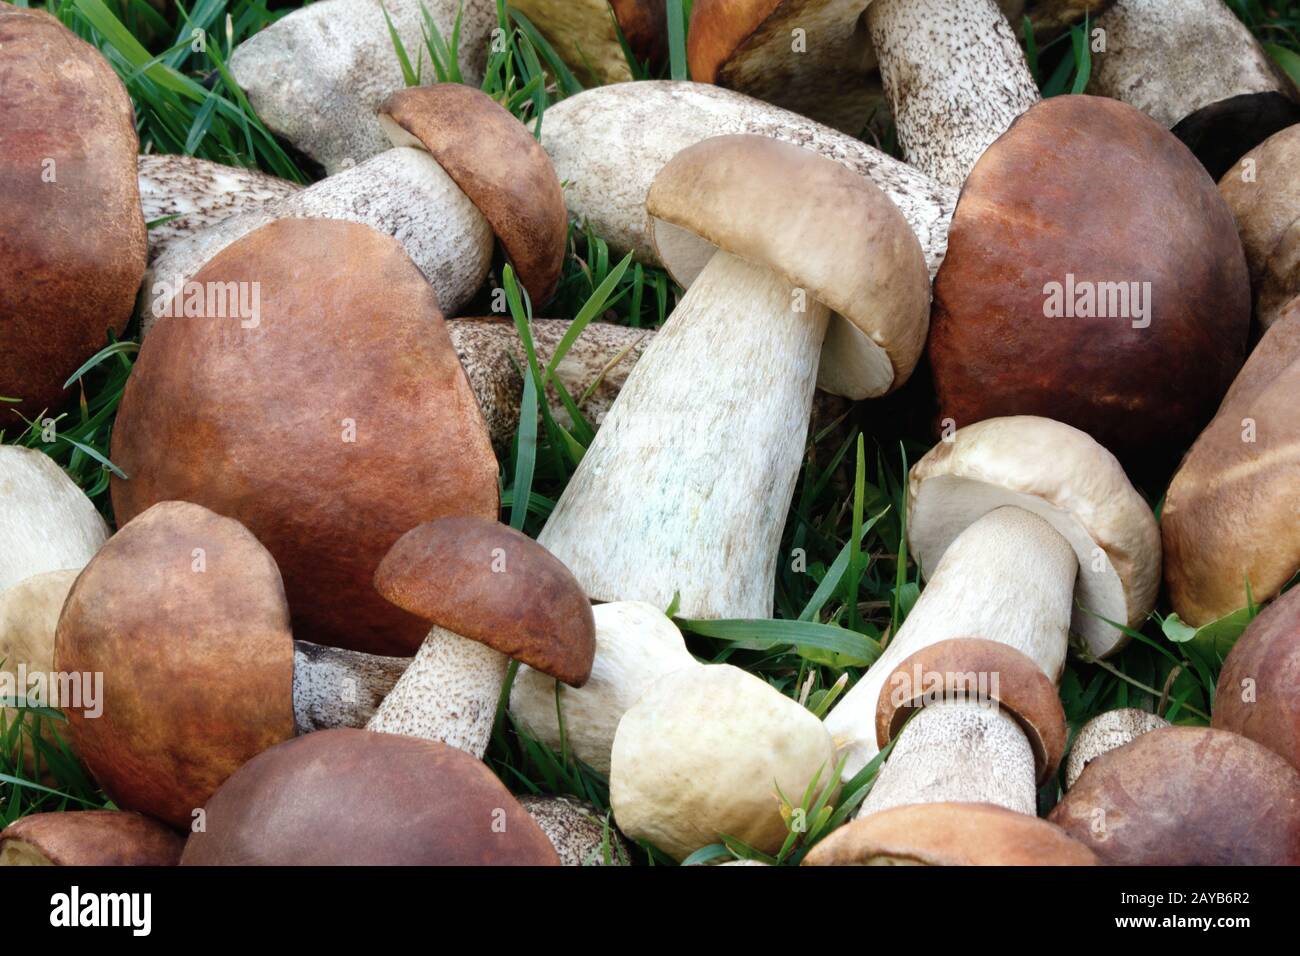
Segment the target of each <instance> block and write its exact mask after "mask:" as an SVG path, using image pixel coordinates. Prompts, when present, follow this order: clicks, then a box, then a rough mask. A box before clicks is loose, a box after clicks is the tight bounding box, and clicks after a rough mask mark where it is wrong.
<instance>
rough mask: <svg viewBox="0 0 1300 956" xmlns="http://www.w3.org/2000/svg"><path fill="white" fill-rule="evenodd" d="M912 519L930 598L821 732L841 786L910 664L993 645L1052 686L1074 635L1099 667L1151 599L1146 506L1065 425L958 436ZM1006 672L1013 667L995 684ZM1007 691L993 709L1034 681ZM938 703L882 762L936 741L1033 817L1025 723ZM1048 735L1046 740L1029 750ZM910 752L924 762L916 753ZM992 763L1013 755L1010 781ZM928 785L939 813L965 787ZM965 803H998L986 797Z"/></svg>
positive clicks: (1154, 566) (939, 456) (975, 706)
mask: <svg viewBox="0 0 1300 956" xmlns="http://www.w3.org/2000/svg"><path fill="white" fill-rule="evenodd" d="M907 506H908V512H907V531H908V543H909V546H910V553H911V554H912V556H913V557H914V558H915V560H916V562H917V564H918V565H919V566H920V568H921V574H922V575H923V576H925V578H926V579H927V583H926V586H925V588H924V590H923V591H922V592H921V597H920V599H919V600H918V601H917V602H916V605H915V606H914V607H913V608H912V610H911V612H910V613H909V614H908V616H907V618H906V620H904V622H903V624H902V626H901V627H900V628H899V629H898V633H896V634H895V635H894V637H893V639H892V640H891V641H890V642H889V644H888V646H887V647H886V648H885V650H884V652H883V653H882V654H881V655H880V657H879V659H878V660H877V661H876V662H875V663H874V664H873V665H872V666H871V668H870V669H868V671H867V673H866V674H865V675H863V677H862V678H861V679H860V680H859V681H858V682H857V684H855V685H854V686H853V687H852V688H851V689H850V690H849V691H848V693H846V694H845V695H844V697H843V698H842V699H841V700H840V702H839V703H838V704H837V705H836V706H835V708H834V709H833V710H832V711H831V712H830V713H829V714H828V715H827V717H826V726H827V728H828V729H829V730H830V732H831V734H832V735H833V736H834V737H835V740H836V745H837V746H838V747H840V748H841V749H842V750H843V751H844V752H845V753H847V755H848V761H847V765H846V767H845V773H846V774H848V775H852V774H854V773H856V772H857V771H858V770H860V769H861V768H862V767H863V766H865V765H866V763H867V762H868V761H869V760H870V759H871V758H872V757H874V756H875V755H876V754H877V753H878V752H879V748H880V746H881V745H883V743H884V742H885V741H886V740H888V739H891V738H892V733H893V731H892V730H891V731H890V733H887V734H885V735H883V736H882V735H881V733H880V727H879V726H878V724H877V713H878V708H879V707H880V705H881V704H882V703H883V702H884V701H885V700H887V698H888V695H889V693H890V691H891V690H892V689H893V688H892V687H891V685H890V680H889V679H890V677H891V676H892V675H893V674H894V672H895V671H896V670H898V669H899V665H901V664H903V663H904V661H905V660H906V659H907V658H909V657H911V656H912V655H913V654H915V653H917V652H918V651H920V650H922V649H924V648H928V647H932V646H934V645H937V644H939V643H940V642H945V641H953V640H954V639H965V638H979V639H981V640H982V641H986V642H992V641H996V642H998V643H999V644H1002V645H1006V646H1008V647H1010V648H1011V649H1013V650H1015V651H1017V652H1019V654H1020V655H1023V656H1024V657H1026V658H1028V659H1029V660H1031V661H1033V663H1034V664H1036V665H1037V668H1038V670H1039V671H1041V673H1042V675H1044V676H1045V677H1046V679H1047V680H1048V681H1050V682H1051V683H1052V684H1055V682H1056V681H1057V680H1059V679H1060V676H1061V671H1062V669H1063V668H1064V666H1065V657H1066V652H1067V650H1068V647H1069V638H1070V635H1071V634H1073V635H1074V636H1075V637H1076V638H1077V639H1079V640H1080V641H1081V642H1082V643H1083V644H1084V646H1086V647H1087V648H1088V651H1089V652H1090V653H1091V654H1093V655H1095V656H1097V657H1105V656H1107V655H1109V654H1113V653H1115V652H1116V651H1118V650H1119V649H1120V648H1121V647H1122V646H1123V645H1124V643H1125V641H1126V638H1125V636H1124V633H1123V631H1121V630H1120V628H1119V627H1116V626H1115V625H1113V624H1111V623H1108V622H1111V621H1113V622H1115V624H1118V625H1121V626H1124V627H1136V626H1138V625H1140V624H1141V623H1142V622H1143V621H1144V620H1145V619H1146V617H1147V615H1148V614H1149V613H1150V612H1151V609H1152V607H1153V606H1154V604H1155V599H1156V592H1157V591H1158V589H1159V583H1160V535H1159V531H1158V530H1157V528H1156V522H1155V517H1154V516H1153V515H1152V513H1151V509H1150V507H1148V506H1147V504H1146V502H1145V501H1143V500H1142V497H1141V496H1140V495H1139V494H1138V492H1137V491H1136V490H1135V489H1134V488H1133V486H1132V485H1131V484H1130V483H1129V480H1128V478H1127V476H1126V475H1125V474H1124V469H1123V468H1122V467H1120V464H1119V462H1118V461H1117V460H1116V459H1115V456H1113V455H1112V454H1110V452H1108V451H1106V449H1104V448H1102V447H1101V446H1100V445H1099V444H1097V442H1096V441H1094V440H1093V439H1092V438H1090V437H1089V436H1088V435H1086V434H1084V433H1083V432H1081V431H1079V430H1078V429H1077V428H1071V427H1070V426H1068V425H1064V424H1062V423H1060V422H1055V421H1052V420H1050V419H1045V418H1032V417H1029V416H1018V417H1011V418H997V419H988V420H986V421H983V422H978V423H976V424H974V425H968V426H966V427H965V428H961V429H958V430H957V431H956V432H955V433H953V435H952V436H951V439H950V440H947V441H941V442H940V443H939V444H937V445H936V446H935V447H934V448H932V449H931V450H930V451H929V452H928V453H927V454H926V455H925V456H924V457H923V458H922V459H921V460H920V461H918V462H917V463H916V464H915V465H914V466H913V467H912V471H911V473H910V474H909V476H908V502H907ZM1004 666H1010V665H998V669H999V670H1001V669H1002V668H1003V667H1004ZM949 669H951V670H953V671H954V672H958V671H963V670H964V668H957V667H953V668H949ZM939 670H940V671H942V670H944V668H940V669H939ZM1003 677H1004V678H1007V683H1006V684H1005V685H1004V686H1003V687H1002V693H1004V694H1005V693H1008V692H1015V693H1018V694H1019V693H1026V692H1029V691H1031V690H1033V687H1032V686H1031V684H1032V680H1033V678H1032V675H1027V676H1025V678H1024V679H1023V680H1022V681H1015V680H1011V679H1010V674H1009V673H1007V674H1003ZM922 678H923V679H924V675H922ZM914 683H917V682H915V681H914ZM1016 684H1020V686H1019V687H1017V686H1015V685H1016ZM914 689H915V688H913V690H914ZM1053 696H1054V695H1053ZM907 700H908V699H907V698H906V697H904V698H900V700H899V703H900V704H901V703H906V702H907ZM1040 702H1041V699H1040ZM936 704H937V705H936V706H932V707H925V708H923V709H922V710H921V711H920V713H918V714H916V716H915V717H914V718H913V719H912V720H911V721H910V722H909V723H908V724H907V727H906V729H905V730H904V731H903V736H902V738H901V739H900V740H899V741H898V743H897V744H896V745H895V750H894V756H893V757H891V760H890V763H891V764H892V763H893V762H894V760H895V759H896V758H897V757H898V756H899V755H900V754H902V753H906V752H907V751H908V750H910V749H913V748H912V747H911V746H910V745H909V744H908V743H907V738H909V737H912V736H916V737H917V739H918V741H919V740H921V739H926V738H928V739H930V740H932V741H935V742H936V743H935V746H936V748H938V749H937V750H936V751H935V753H938V752H940V751H941V750H943V749H945V748H962V749H961V757H962V760H963V762H964V764H965V765H968V766H969V767H970V768H972V772H974V773H977V774H979V775H981V776H983V777H987V778H989V783H990V785H991V786H996V787H997V788H998V791H999V792H1000V793H1002V794H1004V795H1005V796H1007V797H1010V796H1011V795H1013V794H1014V800H1007V803H1008V805H1009V809H1018V810H1021V811H1023V812H1026V813H1032V812H1033V807H1034V805H1035V804H1034V793H1035V789H1036V788H1035V786H1034V780H1035V776H1036V771H1037V775H1038V776H1041V775H1042V772H1043V770H1044V769H1045V767H1048V766H1049V765H1050V764H1051V761H1045V760H1044V759H1043V758H1042V757H1041V756H1039V755H1037V754H1033V755H1032V756H1034V757H1038V759H1037V760H1035V759H1031V754H1032V751H1031V747H1030V741H1029V740H1028V738H1026V737H1025V729H1026V726H1027V725H1026V723H1025V721H1024V720H1023V718H1024V716H1025V712H1024V711H1023V710H1021V711H1019V715H1020V717H1021V718H1022V719H1021V721H1020V722H1017V720H1015V719H1012V717H1011V716H1009V715H1008V714H1007V713H1004V712H1003V710H1004V709H994V708H990V707H984V706H981V705H980V704H979V703H963V702H956V701H946V700H940V701H937V702H936ZM1058 706H1059V704H1058ZM945 724H947V725H949V728H950V729H949V730H948V731H945V730H944V727H943V725H945ZM889 728H892V722H891V723H889V724H888V725H887V729H889ZM927 728H929V729H927ZM978 728H982V729H980V730H979V732H978V733H975V732H972V731H973V730H974V729H978ZM1062 731H1063V728H1062ZM1046 732H1047V731H1046V725H1044V730H1043V731H1042V733H1041V734H1040V736H1042V734H1045V733H1046ZM944 741H946V742H944ZM1063 743H1064V741H1063V740H1062V741H1061V744H1062V745H1063ZM982 748H984V749H983V750H982ZM1043 750H1044V753H1046V750H1047V748H1043ZM918 753H919V754H920V756H921V757H925V752H924V748H920V749H919V750H918ZM996 753H1002V754H1018V755H1019V756H1018V758H1017V762H1016V767H1018V768H1019V770H1017V771H1014V772H1013V771H1012V770H1011V769H1010V765H1009V764H1008V763H1007V761H1005V760H1000V759H999V758H997V757H996V756H994V755H995V754H996ZM1057 757H1058V758H1059V751H1058V752H1057ZM935 760H936V761H937V762H936V763H934V764H932V765H931V766H933V767H934V768H936V771H941V770H942V768H943V767H944V766H945V764H944V762H943V761H942V760H941V759H940V758H937V757H936V758H935ZM995 765H996V766H1001V768H1002V771H1001V772H998V771H996V770H994V769H993V767H994V766H995ZM886 766H887V767H888V764H887V765H886ZM981 768H982V769H981ZM899 769H900V771H901V770H902V767H901V766H900V768H899ZM916 779H917V780H918V781H921V780H922V777H917V778H916ZM934 782H935V783H936V784H937V789H935V790H927V793H928V795H929V799H931V800H936V801H937V800H944V799H947V798H946V797H945V796H943V792H944V789H943V788H944V787H948V786H965V785H966V784H965V782H964V781H962V780H960V779H956V775H945V774H943V773H942V772H937V773H936V776H935V777H934ZM907 789H908V791H909V792H912V793H920V792H921V790H922V789H924V788H921V787H920V786H919V783H918V785H916V786H913V785H908V788H907ZM883 792H884V791H883V790H882V793H883ZM965 799H969V798H965ZM912 802H916V801H915V800H913V801H912ZM976 802H993V801H992V800H991V798H990V797H989V796H985V797H981V798H979V800H978V801H976Z"/></svg>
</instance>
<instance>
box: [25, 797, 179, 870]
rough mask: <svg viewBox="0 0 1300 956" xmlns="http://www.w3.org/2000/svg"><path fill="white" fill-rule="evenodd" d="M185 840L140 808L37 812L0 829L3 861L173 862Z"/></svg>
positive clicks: (47, 863) (62, 863)
mask: <svg viewBox="0 0 1300 956" xmlns="http://www.w3.org/2000/svg"><path fill="white" fill-rule="evenodd" d="M184 845H185V841H184V840H182V839H181V838H180V837H179V836H178V835H177V834H176V833H174V832H173V831H171V830H169V829H167V827H165V826H163V825H162V824H161V823H159V822H158V821H156V820H151V819H149V818H148V817H145V816H141V815H140V814H138V813H124V812H121V811H118V810H81V811H76V812H72V813H60V812H55V813H34V814H32V815H31V816H27V817H23V818H22V819H21V820H18V821H16V822H14V823H12V824H10V825H9V826H8V827H7V828H5V829H4V830H3V831H0V866H175V865H176V864H177V863H179V862H180V859H181V849H182V848H183V847H184Z"/></svg>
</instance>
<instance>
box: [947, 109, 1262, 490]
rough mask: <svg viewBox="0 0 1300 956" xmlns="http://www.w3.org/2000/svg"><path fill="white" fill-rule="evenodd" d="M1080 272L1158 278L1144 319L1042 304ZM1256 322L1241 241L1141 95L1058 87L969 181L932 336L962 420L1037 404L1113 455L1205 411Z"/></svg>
mask: <svg viewBox="0 0 1300 956" xmlns="http://www.w3.org/2000/svg"><path fill="white" fill-rule="evenodd" d="M1070 276H1073V277H1074V279H1073V281H1074V283H1075V287H1076V289H1082V288H1092V289H1093V290H1094V292H1095V291H1097V290H1098V289H1100V290H1101V291H1102V292H1105V293H1106V295H1104V296H1103V298H1109V292H1108V291H1107V290H1108V289H1109V288H1110V287H1108V286H1101V285H1100V284H1101V283H1125V288H1126V289H1130V290H1131V286H1129V285H1128V284H1129V283H1133V282H1137V283H1144V282H1150V283H1151V285H1150V295H1149V297H1147V298H1146V300H1145V301H1146V302H1147V303H1148V304H1149V306H1150V325H1149V326H1148V327H1146V328H1135V327H1134V321H1138V323H1139V324H1141V321H1140V320H1138V319H1135V318H1125V317H1115V318H1068V317H1048V316H1047V315H1046V314H1045V309H1046V306H1047V299H1048V295H1047V285H1048V283H1059V284H1061V286H1062V290H1061V291H1062V298H1063V297H1064V287H1065V284H1066V283H1067V281H1069V277H1070ZM1078 283H1092V284H1094V285H1092V286H1082V287H1081V286H1079V285H1078ZM1142 288H1143V287H1142V286H1139V287H1138V289H1139V292H1140V293H1141V290H1142ZM1114 304H1115V305H1121V304H1122V303H1121V302H1120V301H1119V300H1118V290H1117V289H1116V302H1115V303H1114ZM1117 311H1118V309H1117ZM1129 311H1130V312H1133V311H1135V310H1134V309H1133V304H1132V303H1131V302H1130V306H1129ZM1249 325H1250V287H1249V281H1248V277H1247V272H1246V264H1245V260H1244V257H1243V254H1242V251H1241V243H1240V240H1239V239H1238V238H1237V230H1236V227H1235V225H1234V223H1233V220H1232V215H1231V213H1230V212H1229V210H1228V208H1227V206H1226V205H1225V203H1224V202H1223V199H1222V197H1221V196H1220V195H1219V193H1218V190H1217V189H1216V188H1215V184H1214V182H1213V181H1212V180H1211V179H1210V178H1209V176H1208V175H1207V174H1206V172H1205V169H1204V168H1203V167H1202V166H1201V164H1200V163H1198V162H1197V161H1196V159H1195V158H1194V157H1193V156H1192V154H1191V153H1190V152H1188V150H1187V148H1186V147H1185V146H1184V145H1183V144H1182V143H1180V142H1179V141H1178V140H1177V139H1176V138H1175V137H1174V136H1173V135H1172V134H1171V133H1169V131H1168V130H1166V129H1164V128H1162V127H1161V126H1160V125H1159V124H1157V123H1155V122H1154V121H1153V120H1151V119H1149V118H1148V117H1146V116H1144V115H1143V114H1141V113H1139V112H1138V111H1137V110H1135V109H1133V108H1132V107H1131V106H1127V105H1125V104H1123V103H1120V102H1118V101H1115V100H1108V99H1102V98H1099V97H1093V96H1058V97H1053V98H1051V99H1047V100H1043V101H1042V102H1041V103H1038V104H1037V105H1035V106H1034V107H1033V108H1031V109H1030V110H1028V111H1027V112H1026V113H1024V114H1023V115H1021V116H1020V117H1019V118H1018V119H1017V120H1016V121H1015V122H1014V123H1013V124H1012V126H1011V128H1010V129H1009V130H1007V132H1006V133H1004V134H1003V135H1002V136H1001V137H1000V138H999V139H998V140H997V141H996V142H994V143H993V145H992V146H990V147H989V149H988V150H987V151H986V152H985V153H984V155H983V156H982V157H981V158H980V160H979V162H978V163H976V165H975V168H974V169H973V170H972V171H971V174H970V176H969V178H968V179H967V181H966V184H965V186H964V187H963V189H962V193H961V197H960V199H959V201H958V204H957V210H956V213H955V214H954V217H953V222H952V228H951V231H950V233H949V238H948V255H947V258H946V259H945V260H944V264H943V266H942V268H941V269H940V270H939V274H938V277H937V279H936V281H935V306H934V313H933V316H932V320H931V328H930V340H929V347H928V355H929V360H930V365H931V367H932V370H933V372H934V381H935V387H936V390H937V392H938V395H939V415H940V417H941V418H952V419H954V420H955V421H956V422H957V424H958V426H964V425H968V424H970V423H971V422H974V421H979V420H981V419H985V418H992V417H995V416H1002V415H1040V416H1043V417H1045V418H1052V419H1056V420H1058V421H1062V422H1065V423H1066V424H1069V425H1073V426H1075V427H1076V428H1079V429H1082V430H1083V431H1086V432H1088V433H1089V434H1090V435H1092V436H1093V437H1094V438H1096V439H1097V441H1099V442H1100V443H1101V444H1102V445H1104V446H1105V447H1106V448H1108V449H1110V450H1111V451H1112V452H1114V453H1115V454H1116V455H1117V456H1118V457H1119V458H1121V460H1127V461H1129V462H1132V461H1134V460H1135V459H1138V458H1142V459H1151V460H1153V461H1155V460H1160V461H1162V462H1163V460H1165V459H1168V458H1169V457H1170V456H1172V455H1173V454H1174V453H1177V452H1181V451H1182V450H1183V449H1184V448H1186V447H1187V445H1188V444H1189V442H1190V440H1191V439H1192V437H1193V436H1195V434H1196V433H1197V432H1198V431H1199V430H1200V428H1201V426H1202V425H1204V424H1205V422H1206V421H1208V420H1209V418H1210V416H1211V415H1212V414H1213V412H1214V409H1215V407H1216V406H1217V404H1218V402H1219V399H1220V398H1222V397H1223V393H1224V392H1225V391H1226V390H1227V388H1228V385H1229V384H1230V383H1231V381H1232V377H1233V376H1234V375H1235V374H1236V373H1237V370H1238V369H1239V368H1240V367H1241V363H1242V360H1243V359H1244V357H1245V350H1246V335H1247V331H1248V329H1249ZM1193 368H1194V369H1196V374H1195V375H1189V374H1188V371H1187V370H1188V369H1193ZM1169 464H1172V461H1170V462H1169Z"/></svg>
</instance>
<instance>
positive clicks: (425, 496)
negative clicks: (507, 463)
mask: <svg viewBox="0 0 1300 956" xmlns="http://www.w3.org/2000/svg"><path fill="white" fill-rule="evenodd" d="M193 281H194V282H197V283H200V288H204V289H211V288H216V287H217V286H216V285H215V284H217V283H222V284H224V283H240V282H243V283H249V284H250V285H249V286H245V287H244V288H252V289H256V290H258V295H259V296H260V315H259V316H258V319H257V321H256V323H255V324H254V323H252V322H246V321H245V320H242V319H240V318H217V317H206V318H191V317H186V318H179V317H178V318H174V319H173V318H164V319H160V320H159V321H158V323H157V324H156V325H155V327H154V330H153V331H152V332H151V333H150V334H149V337H148V339H147V340H146V342H145V344H144V346H143V348H142V349H141V350H140V356H139V359H138V361H137V362H136V365H135V369H134V371H133V373H132V375H131V379H130V381H129V382H128V384H127V388H126V393H125V395H124V396H123V398H122V405H121V408H120V410H119V412H118V416H117V422H116V424H115V426H114V428H113V460H114V461H115V462H116V463H117V464H118V465H119V466H120V467H121V468H122V469H123V470H124V471H125V472H126V474H127V475H129V476H130V477H129V478H128V479H126V480H123V479H120V478H114V480H113V504H114V507H115V509H116V512H117V516H118V520H119V521H128V520H130V519H131V518H132V517H134V516H135V515H137V514H139V513H140V512H141V511H143V510H144V509H145V508H147V507H149V506H150V505H152V504H154V503H155V502H158V501H165V500H183V501H193V502H196V503H198V504H201V505H204V506H205V507H208V508H211V509H212V510H213V511H216V512H218V513H220V514H225V515H228V516H230V517H233V518H236V519H238V520H239V521H240V522H242V523H243V524H244V525H245V526H246V527H247V528H248V529H249V530H250V531H251V532H252V533H253V534H254V535H256V537H257V539H258V540H259V541H261V542H262V544H264V545H265V546H266V548H267V550H268V551H270V552H271V554H272V555H273V556H274V557H275V560H276V563H277V564H278V565H279V568H280V572H281V574H282V575H283V576H284V585H285V590H286V592H287V594H288V597H289V606H290V609H291V611H292V613H293V620H294V630H295V633H296V636H297V637H299V638H301V639H303V640H309V641H313V642H315V643H318V644H328V645H334V646H340V647H348V648H352V649H354V650H362V651H370V652H373V653H379V654H410V653H412V652H414V650H415V649H416V648H417V647H418V646H419V645H420V643H421V641H423V639H424V636H425V634H426V633H427V632H428V627H427V625H426V624H425V623H424V622H423V621H421V620H419V619H418V618H416V617H414V616H412V615H410V614H407V613H406V612H404V611H401V610H400V609H398V608H396V607H394V606H393V605H392V604H389V603H388V602H387V601H385V600H384V599H383V598H382V597H380V596H379V595H378V594H377V593H375V590H374V584H373V578H374V572H375V568H376V567H378V566H379V562H380V560H381V559H382V558H383V556H384V554H385V553H387V551H388V549H389V548H390V547H392V544H393V542H394V541H396V540H397V539H398V538H399V537H400V536H401V535H402V534H404V533H405V532H406V531H408V530H410V529H411V528H413V527H415V526H416V525H418V524H420V523H421V522H424V521H429V520H432V519H434V518H439V517H443V516H445V515H449V514H473V515H479V516H481V517H485V518H491V517H495V516H496V514H497V463H496V458H495V456H494V455H493V453H492V446H491V442H490V440H489V437H488V434H487V427H486V425H485V424H484V422H483V417H482V414H481V413H480V412H479V409H478V405H477V402H476V401H475V399H474V394H473V392H472V391H471V390H470V387H469V383H468V382H467V381H466V379H465V373H464V371H463V370H462V369H461V366H460V362H459V361H458V359H457V357H456V352H455V350H454V349H453V348H452V345H451V340H450V337H449V336H448V334H447V328H446V323H445V322H444V321H443V318H442V315H441V313H440V311H439V309H438V303H437V299H436V296H435V295H434V292H433V290H432V289H431V288H430V286H429V284H428V282H426V281H425V279H424V277H423V276H422V275H421V274H420V271H419V270H418V269H417V268H416V267H415V266H414V265H413V264H412V263H411V260H410V259H409V258H408V257H407V255H406V253H405V252H404V251H403V249H402V247H401V245H400V244H399V243H398V242H397V241H396V240H394V239H392V238H390V237H388V236H385V235H382V234H380V233H379V232H376V231H375V230H373V229H370V228H368V227H366V226H361V225H358V224H356V223H351V222H342V221H338V220H315V219H288V220H281V221H279V222H274V223H271V224H269V225H266V226H263V227H262V228H261V229H258V230H257V231H255V232H253V233H250V234H249V235H247V236H245V237H244V238H243V239H241V240H239V241H238V242H236V243H234V244H233V245H231V246H229V247H227V248H226V249H225V250H223V251H222V252H221V253H220V254H219V255H217V256H216V257H215V258H214V259H213V260H212V261H211V262H209V263H208V264H207V265H206V266H204V268H203V269H202V270H200V271H199V273H198V274H197V275H196V276H195V278H194V280H193ZM251 283H257V285H256V286H252V285H251Z"/></svg>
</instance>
